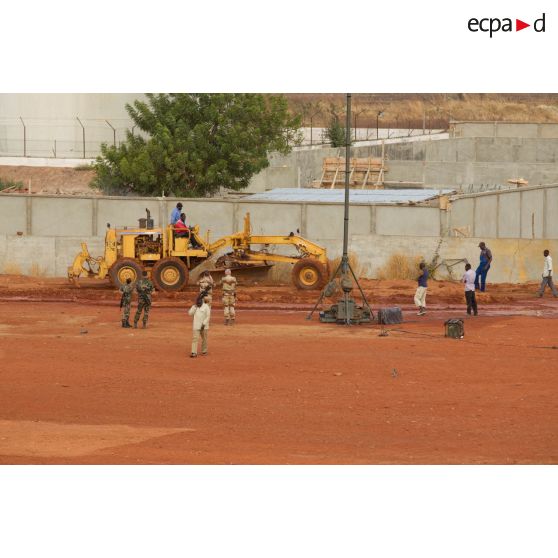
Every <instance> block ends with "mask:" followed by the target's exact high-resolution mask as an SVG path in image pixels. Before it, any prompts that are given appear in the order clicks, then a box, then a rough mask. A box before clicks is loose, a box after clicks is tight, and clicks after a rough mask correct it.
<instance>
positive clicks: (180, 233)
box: [174, 213, 190, 238]
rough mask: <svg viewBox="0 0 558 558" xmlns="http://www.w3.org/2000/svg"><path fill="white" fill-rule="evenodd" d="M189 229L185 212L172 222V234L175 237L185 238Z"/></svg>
mask: <svg viewBox="0 0 558 558" xmlns="http://www.w3.org/2000/svg"><path fill="white" fill-rule="evenodd" d="M189 232H190V229H189V228H188V226H187V225H186V214H185V213H181V214H180V219H178V221H177V222H176V223H175V224H174V236H175V237H176V238H186V237H187V236H188V233H189Z"/></svg>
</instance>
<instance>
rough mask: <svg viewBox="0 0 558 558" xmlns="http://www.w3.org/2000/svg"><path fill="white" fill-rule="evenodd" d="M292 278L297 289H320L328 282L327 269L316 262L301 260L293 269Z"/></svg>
mask: <svg viewBox="0 0 558 558" xmlns="http://www.w3.org/2000/svg"><path fill="white" fill-rule="evenodd" d="M292 278H293V283H294V285H295V287H296V288H297V289H302V290H305V291H308V290H312V289H319V288H321V287H322V286H323V285H324V283H325V282H326V281H327V278H328V272H327V267H326V266H325V265H323V264H321V263H320V262H316V261H314V260H310V259H304V260H300V261H299V262H297V263H296V264H295V266H294V267H293V272H292Z"/></svg>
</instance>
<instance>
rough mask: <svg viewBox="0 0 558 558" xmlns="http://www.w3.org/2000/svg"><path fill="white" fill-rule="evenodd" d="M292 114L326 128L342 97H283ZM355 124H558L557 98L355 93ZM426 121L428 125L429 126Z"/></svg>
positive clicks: (339, 109)
mask: <svg viewBox="0 0 558 558" xmlns="http://www.w3.org/2000/svg"><path fill="white" fill-rule="evenodd" d="M287 98H288V100H289V105H290V107H291V110H293V111H295V112H299V113H302V114H303V115H304V125H306V126H309V125H310V116H311V115H314V116H313V120H312V123H313V126H325V125H327V124H328V123H329V121H330V119H331V116H332V114H337V115H338V116H343V115H344V112H345V95H344V94H314V93H311V94H306V93H291V94H288V95H287ZM352 109H353V115H356V116H357V126H359V127H374V126H376V117H377V115H378V113H379V112H382V113H383V114H382V116H381V117H380V118H379V119H378V125H379V126H380V127H381V128H387V127H390V128H400V127H401V128H405V127H410V128H422V126H423V119H424V118H425V119H426V125H427V127H430V126H431V127H432V128H446V127H447V125H448V122H449V121H450V120H507V121H516V122H529V121H531V122H558V94H534V93H517V94H511V93H494V94H492V93H490V94H488V93H475V94H473V93H429V94H419V93H390V94H388V93H378V94H376V93H357V94H353V96H352ZM429 123H430V126H429Z"/></svg>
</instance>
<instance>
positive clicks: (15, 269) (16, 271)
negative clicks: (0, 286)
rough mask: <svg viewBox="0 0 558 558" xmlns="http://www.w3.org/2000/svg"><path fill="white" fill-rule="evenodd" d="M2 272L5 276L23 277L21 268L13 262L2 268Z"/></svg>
mask: <svg viewBox="0 0 558 558" xmlns="http://www.w3.org/2000/svg"><path fill="white" fill-rule="evenodd" d="M2 272H3V273H4V274H5V275H21V267H20V266H19V265H18V264H16V263H13V262H7V263H5V264H4V267H3V268H2Z"/></svg>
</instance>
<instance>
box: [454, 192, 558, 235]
mask: <svg viewBox="0 0 558 558" xmlns="http://www.w3.org/2000/svg"><path fill="white" fill-rule="evenodd" d="M557 219H558V187H557V186H548V187H531V188H521V189H519V190H505V191H501V192H489V193H482V194H476V195H471V196H463V197H460V198H458V199H456V200H454V201H453V202H452V203H451V205H450V209H449V218H448V221H449V223H448V226H449V233H448V234H449V235H450V236H457V237H460V236H467V235H469V236H472V237H492V238H501V239H503V238H522V239H558V226H557V224H556V221H557Z"/></svg>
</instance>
